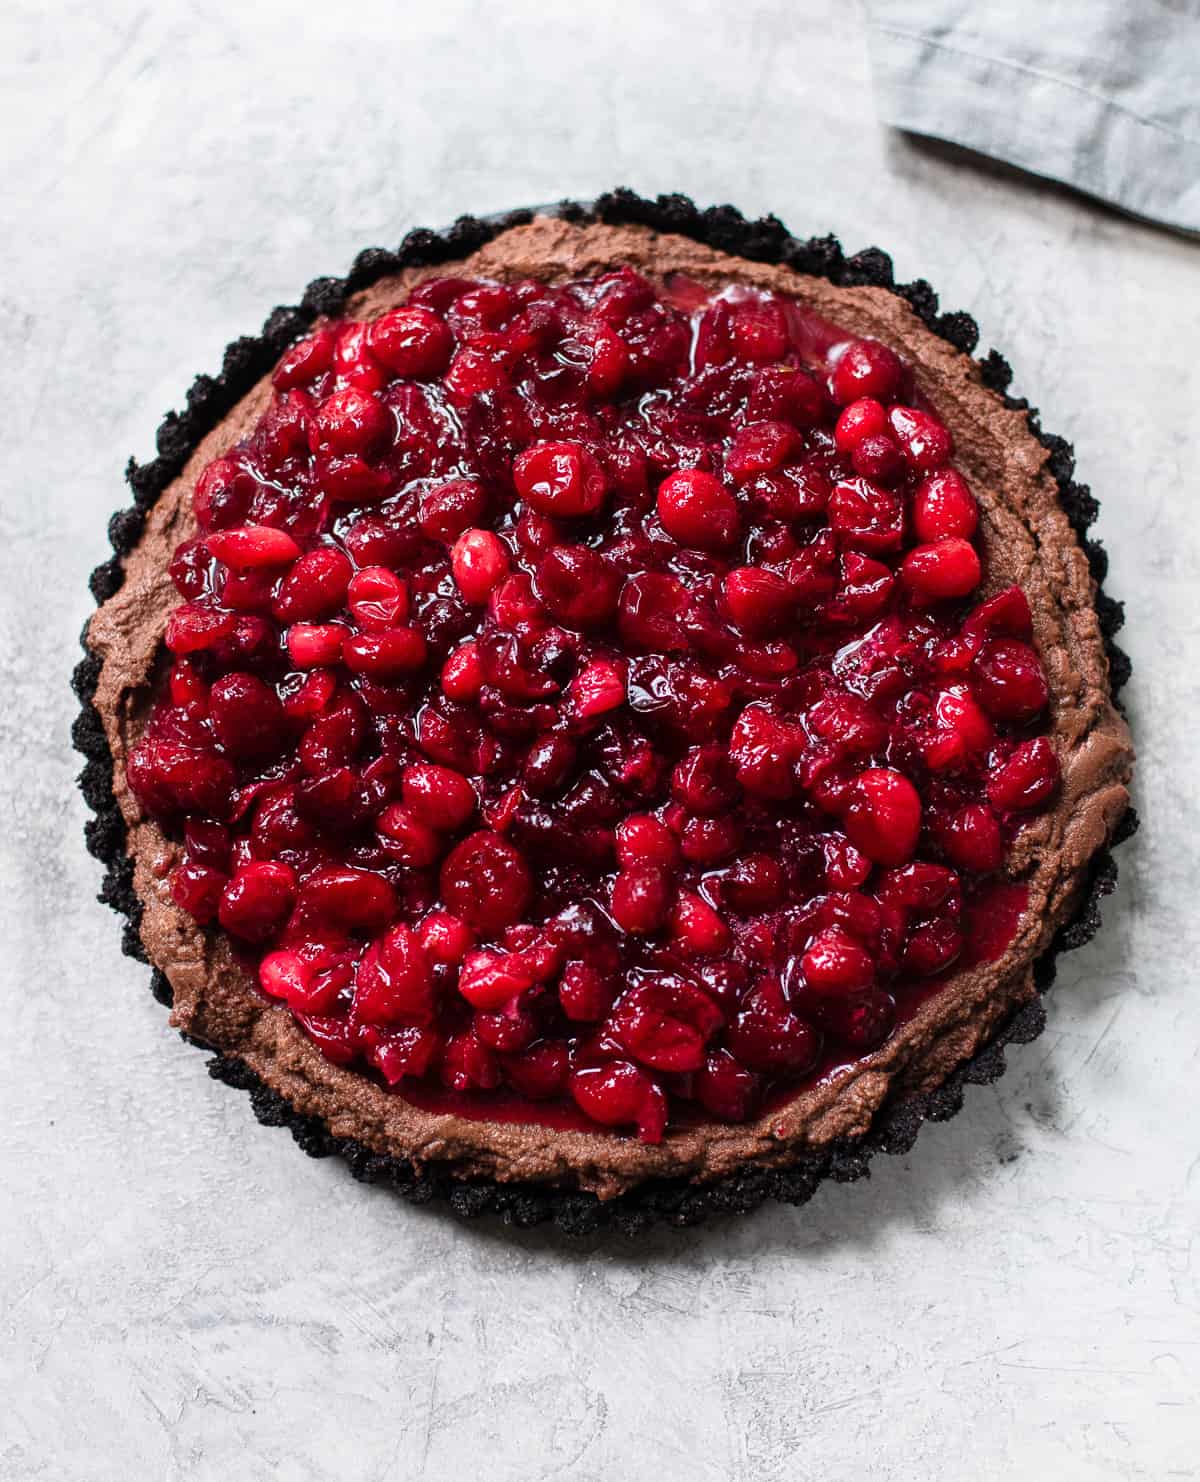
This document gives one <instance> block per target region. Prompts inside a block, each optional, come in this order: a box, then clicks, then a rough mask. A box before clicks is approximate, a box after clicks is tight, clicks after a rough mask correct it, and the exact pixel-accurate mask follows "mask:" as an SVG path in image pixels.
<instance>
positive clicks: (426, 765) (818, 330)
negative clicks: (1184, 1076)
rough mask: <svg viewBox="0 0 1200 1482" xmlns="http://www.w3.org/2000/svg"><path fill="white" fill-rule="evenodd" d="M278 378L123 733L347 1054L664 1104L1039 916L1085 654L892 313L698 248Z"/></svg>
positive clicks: (187, 836) (760, 1062)
mask: <svg viewBox="0 0 1200 1482" xmlns="http://www.w3.org/2000/svg"><path fill="white" fill-rule="evenodd" d="M274 385H275V393H274V397H273V399H272V402H271V405H270V406H269V408H268V409H267V411H266V412H265V413H264V414H263V416H262V418H261V420H260V422H259V424H258V426H257V428H256V429H255V431H254V432H253V433H252V435H251V436H250V437H248V438H247V439H246V440H245V441H244V442H243V443H241V444H239V445H238V447H236V448H235V449H233V450H232V451H231V452H230V453H228V454H227V455H225V456H224V457H222V458H220V459H218V460H216V461H215V462H214V463H213V464H211V465H210V466H209V467H208V468H207V469H206V470H205V471H204V472H203V473H202V474H201V476H200V478H199V479H198V481H197V483H196V487H195V492H194V507H195V514H196V524H197V534H196V537H195V538H194V539H190V540H187V541H185V542H183V543H182V544H181V545H180V546H179V548H178V549H177V551H176V553H175V556H174V560H173V562H172V566H171V574H172V577H173V579H174V581H175V584H176V586H177V587H178V589H179V592H180V595H181V598H182V603H181V605H180V607H179V608H178V609H177V610H176V611H175V612H174V613H173V614H172V616H171V619H170V621H169V624H168V627H167V633H166V643H167V647H168V648H169V649H170V650H171V651H172V653H173V655H174V667H173V668H172V670H171V672H170V676H169V680H168V682H167V685H166V687H165V691H164V693H163V695H162V697H161V699H160V700H159V703H158V704H157V706H156V709H155V711H154V714H153V717H152V719H151V722H150V724H149V726H148V729H147V731H146V734H145V736H144V738H143V739H142V741H141V743H140V744H139V745H138V747H137V748H136V749H135V751H134V753H133V754H132V756H131V758H130V762H129V769H128V770H129V780H130V783H131V785H132V787H133V789H134V791H135V792H136V794H137V796H138V797H139V799H140V800H141V802H142V804H143V806H144V807H145V808H146V809H147V810H148V812H150V813H151V814H152V815H153V816H155V817H156V818H158V819H159V820H161V822H162V823H163V826H164V827H165V828H166V829H167V830H168V832H169V833H170V834H171V835H172V837H174V838H176V839H178V841H179V843H180V846H181V848H180V858H179V863H178V864H177V866H176V867H175V869H174V871H173V874H172V877H171V889H172V891H173V893H174V896H175V899H176V900H177V901H178V902H179V904H180V905H181V906H182V907H184V908H185V909H187V910H188V911H190V912H191V913H192V915H194V916H195V917H196V919H197V920H198V921H201V922H204V923H212V924H213V925H215V926H219V927H221V928H223V929H224V930H225V931H226V932H228V933H229V934H230V936H231V937H232V938H233V939H234V940H235V941H236V942H237V943H238V945H239V948H240V949H241V951H242V952H243V953H244V955H245V957H246V960H247V962H248V964H249V965H250V966H251V968H252V969H254V970H256V971H257V974H258V978H259V982H260V984H261V986H262V989H263V992H264V993H266V994H267V995H269V996H271V997H272V998H274V999H277V1000H279V1001H280V1002H282V1003H284V1004H286V1005H287V1006H288V1008H289V1009H290V1010H291V1012H292V1013H293V1014H294V1015H295V1017H296V1019H297V1021H298V1023H300V1024H301V1025H302V1026H303V1028H304V1029H305V1031H306V1032H307V1033H308V1034H309V1035H310V1037H311V1038H312V1039H313V1040H314V1042H315V1043H316V1044H317V1045H318V1046H319V1048H320V1049H321V1051H322V1053H323V1054H325V1055H326V1056H327V1057H328V1058H329V1059H331V1060H333V1061H335V1062H336V1063H338V1064H342V1065H353V1066H356V1067H358V1068H359V1069H360V1070H361V1071H362V1072H363V1073H365V1074H368V1075H372V1076H374V1077H376V1078H378V1079H379V1080H380V1081H381V1082H383V1083H385V1084H387V1085H389V1086H392V1087H394V1088H395V1089H396V1091H397V1092H398V1094H401V1095H404V1096H406V1097H409V1098H410V1099H411V1100H413V1101H414V1102H415V1103H417V1104H419V1105H422V1106H427V1107H430V1108H431V1109H450V1108H453V1109H455V1110H458V1111H467V1112H468V1113H469V1114H472V1115H477V1116H480V1117H484V1118H489V1119H493V1120H500V1121H508V1120H529V1119H530V1118H531V1117H534V1118H536V1119H537V1120H539V1121H543V1122H548V1123H549V1124H550V1125H555V1126H585V1127H596V1126H604V1127H613V1128H619V1129H635V1130H636V1132H637V1134H638V1135H639V1136H640V1137H642V1138H643V1139H645V1140H647V1141H657V1140H659V1139H660V1138H661V1137H662V1136H663V1133H664V1131H665V1129H666V1128H667V1127H668V1125H670V1124H671V1123H672V1122H676V1123H683V1122H695V1121H696V1120H705V1119H712V1118H719V1119H725V1120H731V1121H740V1120H744V1119H745V1118H748V1117H751V1116H753V1115H755V1114H756V1113H757V1112H758V1111H760V1110H761V1109H762V1107H763V1106H764V1105H770V1104H772V1103H773V1102H774V1101H775V1100H776V1099H777V1098H778V1097H779V1096H780V1095H782V1094H786V1093H787V1092H788V1091H789V1090H792V1089H795V1088H796V1087H798V1086H801V1085H803V1084H806V1083H807V1082H808V1081H810V1080H811V1079H812V1078H813V1077H814V1076H816V1075H820V1074H822V1073H824V1072H825V1071H826V1070H827V1069H828V1068H829V1067H830V1066H832V1065H837V1064H845V1063H848V1062H851V1061H853V1060H854V1059H856V1058H857V1057H860V1056H862V1055H866V1054H869V1053H870V1052H871V1051H872V1050H873V1049H875V1048H877V1047H878V1046H879V1045H880V1044H881V1043H883V1042H884V1040H886V1038H887V1037H888V1036H889V1035H890V1034H891V1033H892V1032H893V1030H894V1027H895V1025H896V1023H897V1022H900V1021H902V1020H903V1019H904V1018H905V1017H907V1016H908V1015H909V1014H910V1013H911V1012H912V1010H913V1007H914V1005H915V1004H916V1003H918V1002H919V1001H920V1000H921V998H922V996H927V995H928V994H929V993H931V992H936V991H937V989H938V986H939V985H940V984H941V983H943V982H944V981H945V979H946V977H947V976H949V975H950V974H952V973H953V971H954V969H955V967H956V966H961V965H962V964H964V963H969V962H974V961H978V960H980V958H981V956H987V955H998V953H999V952H1000V951H1002V950H1003V944H1004V942H1006V941H1007V940H1008V939H1009V938H1010V937H1011V933H1012V931H1013V930H1015V928H1016V925H1017V922H1018V920H1019V916H1020V910H1021V904H1020V897H1019V895H1018V894H1016V893H1010V894H1008V895H1004V894H1003V893H1004V892H1005V891H1009V892H1013V891H1019V887H1008V886H1006V885H1005V884H1004V883H1003V880H1004V876H1003V870H1004V862H1005V857H1006V854H1007V850H1008V847H1009V845H1010V842H1011V839H1012V837H1013V834H1014V833H1015V831H1016V830H1017V829H1018V828H1019V827H1020V825H1021V823H1022V821H1023V820H1024V819H1026V818H1028V817H1029V816H1031V815H1032V814H1034V813H1036V812H1038V811H1039V810H1041V809H1044V808H1045V807H1047V806H1048V805H1049V803H1050V802H1051V801H1052V799H1053V797H1054V794H1055V790H1056V788H1057V785H1058V763H1057V760H1056V758H1055V755H1054V751H1053V748H1052V747H1051V745H1050V743H1049V741H1048V740H1047V739H1046V737H1045V734H1044V732H1045V730H1046V725H1047V718H1048V717H1047V702H1048V692H1047V687H1046V681H1045V677H1044V674H1043V672H1042V668H1041V664H1040V661H1039V658H1038V655H1037V653H1036V651H1035V650H1034V648H1033V646H1032V641H1031V623H1030V615H1029V609H1028V605H1027V603H1026V601H1025V598H1024V596H1023V595H1022V593H1021V592H1020V591H1019V590H1017V589H1016V588H1010V589H1007V590H1004V591H1000V592H993V593H992V594H991V595H990V596H989V598H988V600H986V601H981V599H980V594H981V592H985V591H989V590H990V589H989V587H988V583H987V571H986V565H987V560H986V557H987V553H986V548H985V545H984V542H983V541H982V539H981V535H980V531H979V528H978V524H979V520H978V510H977V506H976V503H975V499H974V496H973V495H972V492H971V490H970V488H969V487H968V485H967V483H966V481H965V480H964V479H963V478H962V476H961V475H960V474H959V473H958V472H957V470H956V469H955V467H954V464H953V446H952V440H951V437H950V434H949V432H948V431H947V429H946V428H945V426H944V425H943V424H942V423H941V422H940V420H939V419H938V417H937V414H936V411H935V409H933V408H932V407H930V406H929V405H928V404H927V403H925V402H924V401H922V400H921V399H920V398H919V397H917V396H916V394H915V392H914V388H913V384H912V377H911V374H910V372H909V370H908V368H907V367H906V366H905V365H904V364H903V363H902V362H901V361H900V360H899V359H898V358H897V357H896V355H895V354H894V353H893V352H892V351H891V350H890V349H888V348H887V347H886V346H883V345H881V344H879V343H877V342H875V341H869V340H855V339H853V338H852V337H850V336H847V335H846V334H844V333H843V332H842V331H841V330H839V329H838V328H837V327H836V326H834V325H831V324H830V323H828V322H827V321H825V320H821V319H818V318H816V317H815V316H812V315H810V314H808V313H807V312H806V311H805V310H804V309H803V308H802V307H801V306H799V305H798V304H796V303H794V302H792V301H790V300H786V299H782V298H778V297H774V296H771V295H766V294H761V293H757V292H752V291H749V290H746V289H740V288H739V289H733V290H729V291H727V292H725V293H722V294H718V295H716V296H713V295H711V294H710V293H708V292H707V290H705V289H704V288H702V287H701V286H700V285H698V284H696V283H693V282H690V281H689V280H687V279H684V278H679V277H674V278H671V279H670V280H668V281H667V283H666V284H664V285H660V286H658V287H657V288H656V287H655V286H654V285H652V284H651V283H649V282H647V281H646V280H645V279H643V278H640V277H639V276H638V275H637V274H636V273H633V272H632V271H630V270H627V269H623V270H620V271H617V272H614V273H610V274H607V275H605V276H604V277H602V278H599V279H595V280H589V281H581V282H575V283H569V284H566V285H563V286H561V287H547V286H546V285H543V284H540V283H534V282H523V283H516V284H503V285H502V284H495V283H481V282H472V281H466V280H461V279H440V280H436V281H433V282H429V283H426V284H424V285H422V286H421V287H420V288H419V289H417V290H416V292H415V293H414V295H413V297H412V300H411V301H410V303H409V304H408V305H406V306H405V307H403V308H401V309H396V310H393V311H391V312H389V313H387V314H385V315H384V316H383V317H382V318H380V319H378V320H376V321H374V322H373V323H372V324H369V325H367V324H359V323H353V322H334V323H327V324H323V325H321V326H320V327H318V328H317V329H316V330H315V331H314V332H313V333H312V334H311V335H310V336H309V337H308V338H307V339H305V340H303V341H301V342H300V343H298V344H297V345H295V346H293V347H292V349H290V350H289V351H288V352H287V354H286V355H285V356H284V357H283V359H282V360H281V362H280V364H279V366H278V367H277V369H276V371H275V374H274ZM980 898H987V899H988V900H989V901H990V902H992V905H991V906H990V907H989V910H988V911H987V912H983V913H981V912H979V911H977V910H975V909H973V908H972V905H971V902H973V901H977V900H978V899H980ZM997 900H1002V901H1003V909H996V908H995V902H996V901H997ZM964 902H965V903H966V904H964Z"/></svg>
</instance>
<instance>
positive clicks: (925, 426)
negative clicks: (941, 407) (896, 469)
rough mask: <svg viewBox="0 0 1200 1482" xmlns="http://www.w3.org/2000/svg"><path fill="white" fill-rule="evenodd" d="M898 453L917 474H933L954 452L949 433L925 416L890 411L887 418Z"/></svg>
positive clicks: (907, 409)
mask: <svg viewBox="0 0 1200 1482" xmlns="http://www.w3.org/2000/svg"><path fill="white" fill-rule="evenodd" d="M888 420H889V421H890V422H891V424H892V433H893V436H894V437H895V439H896V441H897V442H898V443H899V444H900V450H901V452H902V453H903V454H904V456H905V458H906V459H907V460H908V462H909V463H910V464H911V466H912V467H913V468H915V469H916V470H917V472H918V473H934V472H936V470H937V469H939V468H941V467H942V465H943V464H944V463H946V462H947V461H948V460H949V458H950V455H951V453H952V452H953V451H954V439H953V438H952V437H951V436H950V430H949V428H948V427H946V426H945V425H944V423H942V422H939V421H938V419H937V418H936V417H934V416H932V415H930V413H929V412H919V411H917V410H916V408H915V407H893V408H892V410H891V411H890V412H889V414H888Z"/></svg>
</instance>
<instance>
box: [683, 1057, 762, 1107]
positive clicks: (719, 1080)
mask: <svg viewBox="0 0 1200 1482" xmlns="http://www.w3.org/2000/svg"><path fill="white" fill-rule="evenodd" d="M694 1084H695V1092H696V1100H697V1101H698V1102H699V1103H700V1105H701V1106H702V1107H703V1108H704V1110H705V1111H706V1112H708V1113H709V1114H710V1115H712V1116H714V1117H719V1118H720V1120H721V1121H723V1122H744V1121H746V1120H747V1118H748V1117H749V1116H750V1114H751V1112H752V1111H753V1109H754V1106H755V1103H756V1102H757V1100H758V1096H759V1093H760V1089H761V1085H762V1083H761V1081H760V1079H759V1077H758V1076H756V1075H755V1074H754V1072H753V1071H750V1070H747V1069H746V1067H745V1066H744V1065H739V1064H738V1062H737V1061H736V1060H735V1059H734V1057H733V1056H732V1055H731V1054H730V1052H729V1051H728V1050H710V1051H709V1053H708V1055H707V1057H706V1058H705V1061H704V1064H703V1065H702V1066H701V1067H700V1069H699V1070H698V1071H697V1072H696V1078H695V1083H694Z"/></svg>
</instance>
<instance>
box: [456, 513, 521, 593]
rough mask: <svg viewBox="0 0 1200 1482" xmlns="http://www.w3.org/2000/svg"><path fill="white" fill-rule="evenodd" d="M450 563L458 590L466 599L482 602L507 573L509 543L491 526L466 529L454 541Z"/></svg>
mask: <svg viewBox="0 0 1200 1482" xmlns="http://www.w3.org/2000/svg"><path fill="white" fill-rule="evenodd" d="M450 564H451V569H452V571H453V572H454V580H455V583H456V584H457V586H458V590H459V591H460V592H461V593H462V594H463V596H464V597H465V598H466V600H467V601H468V602H470V603H472V604H473V605H475V606H481V605H482V604H483V603H485V602H486V601H487V600H488V596H489V595H490V593H491V592H492V589H493V588H494V587H495V586H496V585H497V584H498V583H499V582H500V581H502V580H503V579H504V577H505V576H507V575H508V571H509V555H508V547H507V546H506V545H505V544H504V542H503V541H502V540H501V539H500V537H499V536H498V535H493V534H492V532H491V531H490V530H467V531H465V532H464V533H463V534H462V535H460V536H459V538H458V539H457V540H456V541H455V543H454V549H453V550H452V551H451V552H450Z"/></svg>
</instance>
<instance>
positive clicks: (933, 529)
mask: <svg viewBox="0 0 1200 1482" xmlns="http://www.w3.org/2000/svg"><path fill="white" fill-rule="evenodd" d="M912 522H913V532H914V534H915V535H916V537H917V539H918V540H924V541H934V540H949V539H950V538H951V537H953V536H958V537H959V538H960V539H962V540H970V538H971V537H972V535H974V534H975V530H976V528H977V526H978V524H979V506H978V505H977V504H976V503H975V496H974V495H973V494H972V493H971V490H970V488H969V487H968V485H967V481H966V479H964V478H963V476H962V474H961V473H959V472H958V471H957V469H953V468H943V469H940V470H939V471H938V472H937V473H931V474H929V475H928V477H926V478H924V479H922V480H921V482H920V483H919V484H918V485H917V489H916V493H915V494H914V495H913V502H912Z"/></svg>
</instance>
